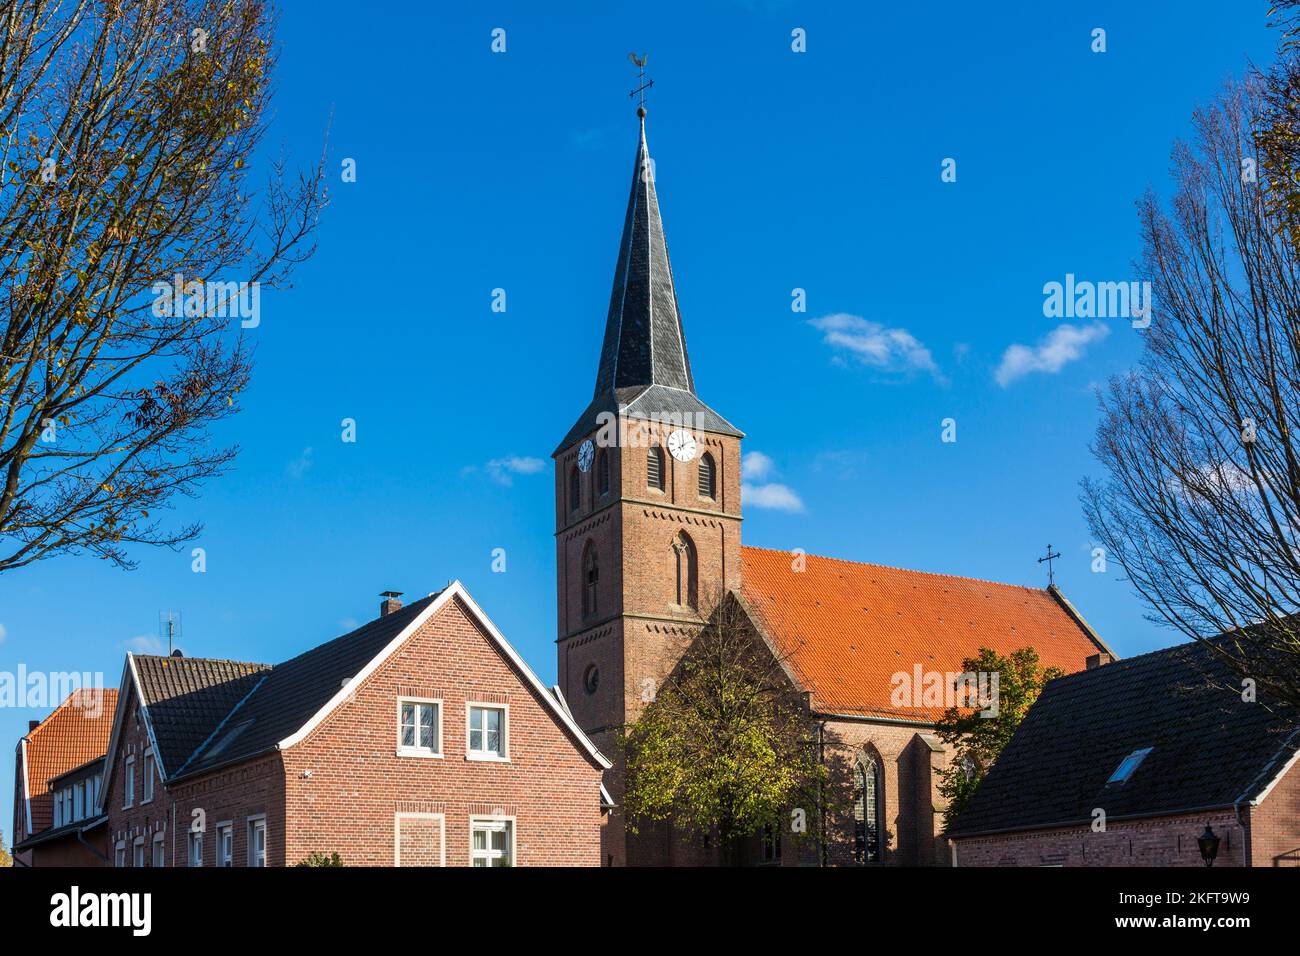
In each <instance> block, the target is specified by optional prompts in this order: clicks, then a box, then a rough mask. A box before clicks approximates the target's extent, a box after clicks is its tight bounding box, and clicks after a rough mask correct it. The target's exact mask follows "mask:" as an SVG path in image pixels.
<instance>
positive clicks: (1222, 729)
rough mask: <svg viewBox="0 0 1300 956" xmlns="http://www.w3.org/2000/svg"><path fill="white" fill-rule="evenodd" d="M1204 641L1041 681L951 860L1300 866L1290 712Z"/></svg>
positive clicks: (1294, 723)
mask: <svg viewBox="0 0 1300 956" xmlns="http://www.w3.org/2000/svg"><path fill="white" fill-rule="evenodd" d="M1242 698H1243V685H1242V681H1241V679H1240V678H1239V677H1238V676H1236V675H1234V674H1233V673H1232V672H1230V671H1229V670H1228V668H1227V667H1226V665H1225V664H1224V662H1223V660H1222V658H1220V657H1219V656H1218V655H1216V654H1215V653H1214V652H1213V651H1212V650H1211V649H1210V648H1209V647H1207V646H1206V645H1204V644H1201V643H1191V644H1181V645H1177V646H1175V647H1171V648H1167V649H1165V650H1162V651H1156V652H1154V653H1152V654H1143V655H1141V656H1139V657H1131V658H1128V659H1127V660H1124V661H1118V662H1115V663H1110V664H1106V665H1105V666H1102V667H1098V668H1096V669H1094V670H1089V671H1085V672H1084V673H1079V674H1071V675H1069V676H1066V677H1061V678H1058V679H1057V680H1054V681H1051V682H1049V683H1048V684H1047V686H1046V687H1045V688H1044V689H1043V693H1042V695H1041V696H1040V697H1039V699H1038V700H1037V701H1036V702H1035V703H1034V705H1033V706H1032V707H1031V708H1030V710H1029V713H1028V715H1027V716H1026V717H1025V720H1024V722H1023V723H1022V724H1021V725H1020V727H1019V728H1018V729H1017V731H1016V734H1015V736H1014V737H1013V738H1012V739H1011V741H1010V742H1009V743H1008V744H1007V746H1006V749H1005V750H1003V752H1002V755H1001V756H1000V757H999V758H998V761H997V763H995V764H994V765H993V767H992V768H991V769H990V770H989V772H988V775H987V776H986V777H985V778H984V780H983V781H982V782H981V783H980V786H979V788H978V789H977V790H976V792H975V794H974V795H973V796H972V797H971V800H970V803H969V804H968V805H967V807H966V809H965V810H964V811H963V812H962V814H961V816H960V818H959V819H958V820H957V822H956V823H955V825H954V826H953V828H952V832H951V833H949V834H948V836H949V837H950V839H951V840H952V845H953V848H952V856H953V862H954V864H955V865H957V866H1202V865H1204V863H1203V860H1202V857H1201V854H1200V850H1199V847H1198V845H1197V838H1198V837H1200V836H1201V835H1202V834H1203V833H1204V832H1205V828H1206V827H1207V826H1208V827H1211V828H1212V829H1213V832H1214V835H1215V836H1217V837H1219V840H1220V843H1219V848H1218V855H1217V857H1216V859H1215V863H1214V865H1215V866H1300V768H1298V767H1297V764H1298V762H1300V715H1297V714H1296V713H1295V712H1294V711H1292V710H1288V709H1287V708H1286V707H1282V706H1278V705H1275V704H1270V703H1268V702H1267V701H1262V700H1243V699H1242Z"/></svg>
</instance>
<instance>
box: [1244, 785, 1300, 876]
mask: <svg viewBox="0 0 1300 956" xmlns="http://www.w3.org/2000/svg"><path fill="white" fill-rule="evenodd" d="M1250 860H1251V865H1253V866H1300V762H1297V763H1294V764H1292V765H1291V768H1290V770H1288V771H1287V773H1286V775H1285V776H1283V777H1282V779H1281V780H1279V781H1278V782H1277V784H1275V785H1274V787H1273V789H1272V790H1270V791H1269V793H1268V796H1266V797H1265V798H1264V799H1263V800H1262V801H1260V804H1259V806H1257V807H1252V808H1251V810H1250Z"/></svg>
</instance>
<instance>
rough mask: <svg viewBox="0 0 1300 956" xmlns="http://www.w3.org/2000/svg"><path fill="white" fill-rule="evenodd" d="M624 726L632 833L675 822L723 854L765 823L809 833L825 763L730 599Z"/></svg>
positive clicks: (775, 661) (715, 606)
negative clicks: (658, 823)
mask: <svg viewBox="0 0 1300 956" xmlns="http://www.w3.org/2000/svg"><path fill="white" fill-rule="evenodd" d="M702 616H703V617H704V618H705V620H706V621H707V624H706V626H705V627H704V629H703V631H702V632H701V633H700V635H699V636H698V637H697V638H696V639H695V640H694V641H693V642H692V643H691V645H690V646H689V647H688V648H687V649H686V651H685V653H684V655H683V656H682V658H681V660H680V662H679V664H678V666H677V667H676V668H675V669H674V670H673V672H672V673H671V674H670V675H669V676H668V678H667V679H666V680H665V681H664V682H663V684H662V685H661V686H660V687H659V688H658V690H657V693H656V694H655V697H654V699H653V701H651V702H650V703H649V705H648V706H647V707H646V709H645V710H644V712H643V713H642V714H641V716H640V718H639V719H638V720H637V721H636V722H635V723H633V724H632V725H631V726H630V727H628V728H627V730H626V733H625V736H624V742H623V748H624V754H625V766H626V793H625V798H624V806H625V811H626V818H627V825H628V828H629V829H630V830H632V832H636V831H637V828H638V827H639V826H640V825H642V824H643V823H644V822H648V821H672V823H673V825H674V826H680V827H682V828H684V829H686V830H688V831H691V832H693V833H695V834H696V835H697V836H700V837H703V836H709V837H713V836H716V838H717V839H718V841H719V843H720V845H721V849H722V857H723V860H724V862H728V863H735V862H738V861H739V851H740V844H741V841H743V840H744V839H745V838H746V837H751V836H754V835H755V834H758V833H759V832H761V830H762V829H763V827H764V826H771V827H774V828H777V832H778V833H782V834H792V833H793V835H795V836H797V837H800V838H802V837H801V836H800V835H801V834H807V836H808V837H809V838H813V837H815V836H816V831H817V827H818V824H819V820H820V817H819V813H818V811H817V810H816V808H817V807H818V805H819V803H818V801H819V800H820V799H821V792H820V791H821V790H822V785H823V783H824V782H825V780H826V776H827V774H826V770H825V768H824V767H823V766H822V764H821V762H820V760H819V754H818V752H817V747H816V744H815V737H814V728H813V726H812V725H811V723H810V722H809V720H808V714H807V709H806V707H805V705H804V701H803V697H802V695H801V694H800V693H799V692H798V691H797V690H796V689H795V687H794V686H793V685H792V684H791V682H790V680H789V679H788V678H787V676H786V674H785V670H784V667H783V661H782V659H781V658H780V657H779V656H778V655H777V654H775V653H774V652H773V650H772V649H771V648H770V647H769V646H768V645H767V644H766V643H765V642H764V641H763V640H762V639H761V638H760V637H759V636H758V635H757V634H756V633H755V631H754V629H753V627H752V625H751V624H750V620H749V617H748V615H747V613H746V611H745V610H744V608H743V607H742V606H741V604H740V603H739V602H738V601H737V600H736V599H735V597H734V596H732V595H719V596H717V597H715V598H714V599H713V600H711V601H710V607H709V608H708V610H707V611H706V612H705V613H704V614H703V615H702Z"/></svg>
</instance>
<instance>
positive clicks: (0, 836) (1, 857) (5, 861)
mask: <svg viewBox="0 0 1300 956" xmlns="http://www.w3.org/2000/svg"><path fill="white" fill-rule="evenodd" d="M13 865H14V858H13V857H12V856H10V854H9V851H8V850H6V849H5V835H4V831H2V830H0V869H4V868H5V867H7V866H13Z"/></svg>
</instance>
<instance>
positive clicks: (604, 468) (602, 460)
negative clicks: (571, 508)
mask: <svg viewBox="0 0 1300 956" xmlns="http://www.w3.org/2000/svg"><path fill="white" fill-rule="evenodd" d="M596 486H597V488H598V489H599V491H600V494H602V495H607V494H609V455H608V453H606V452H605V450H604V449H603V448H602V449H601V452H600V455H599V457H598V458H597V459H596Z"/></svg>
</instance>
